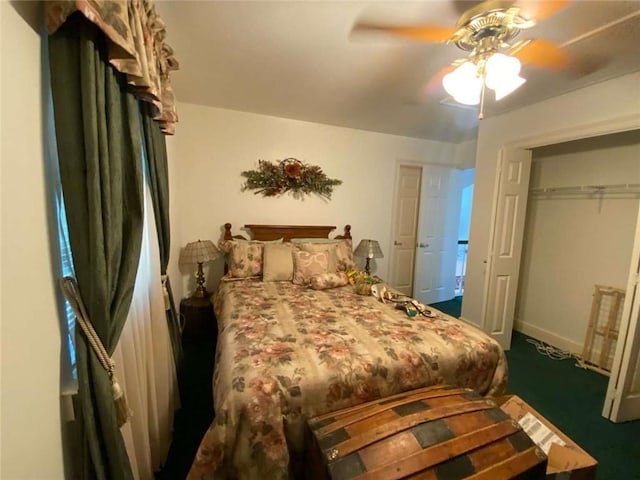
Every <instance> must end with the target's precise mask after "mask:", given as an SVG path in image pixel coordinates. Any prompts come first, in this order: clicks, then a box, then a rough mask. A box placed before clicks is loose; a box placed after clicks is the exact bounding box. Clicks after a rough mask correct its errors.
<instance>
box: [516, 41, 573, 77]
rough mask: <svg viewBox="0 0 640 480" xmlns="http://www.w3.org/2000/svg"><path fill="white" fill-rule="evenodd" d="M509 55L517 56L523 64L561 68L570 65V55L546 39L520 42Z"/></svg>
mask: <svg viewBox="0 0 640 480" xmlns="http://www.w3.org/2000/svg"><path fill="white" fill-rule="evenodd" d="M508 53H509V55H512V56H514V57H517V58H518V59H519V60H520V61H521V62H522V63H523V64H527V65H534V66H536V67H543V68H550V69H553V70H560V69H563V68H566V67H567V66H569V63H570V62H569V56H568V55H567V54H566V52H565V51H564V50H563V49H562V48H560V47H558V46H557V45H555V44H553V43H551V42H549V41H546V40H530V41H525V42H519V43H518V44H516V45H515V46H514V48H512V49H511V50H510V51H509V52H508Z"/></svg>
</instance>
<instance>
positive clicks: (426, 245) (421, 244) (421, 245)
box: [418, 243, 429, 248]
mask: <svg viewBox="0 0 640 480" xmlns="http://www.w3.org/2000/svg"><path fill="white" fill-rule="evenodd" d="M418 246H419V247H420V248H429V244H428V243H419V244H418Z"/></svg>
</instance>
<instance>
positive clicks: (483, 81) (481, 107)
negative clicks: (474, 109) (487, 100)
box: [478, 72, 486, 120]
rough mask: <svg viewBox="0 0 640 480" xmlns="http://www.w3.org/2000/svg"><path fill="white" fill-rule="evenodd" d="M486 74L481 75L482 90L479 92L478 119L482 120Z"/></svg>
mask: <svg viewBox="0 0 640 480" xmlns="http://www.w3.org/2000/svg"><path fill="white" fill-rule="evenodd" d="M485 77H486V73H484V72H483V73H482V90H480V113H478V119H479V120H482V119H483V118H484V112H483V111H484V90H485V86H486V78H485Z"/></svg>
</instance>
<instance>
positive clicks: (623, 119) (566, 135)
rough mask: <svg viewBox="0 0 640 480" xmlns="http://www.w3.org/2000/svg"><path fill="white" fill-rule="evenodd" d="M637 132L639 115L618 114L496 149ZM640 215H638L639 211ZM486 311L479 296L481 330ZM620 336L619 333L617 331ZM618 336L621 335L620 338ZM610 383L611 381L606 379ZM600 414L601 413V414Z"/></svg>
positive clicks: (486, 276)
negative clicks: (480, 303) (603, 119)
mask: <svg viewBox="0 0 640 480" xmlns="http://www.w3.org/2000/svg"><path fill="white" fill-rule="evenodd" d="M637 129H640V115H637V114H632V115H622V116H619V117H614V118H611V119H608V120H606V121H600V122H594V123H585V124H582V125H577V126H574V127H571V128H567V129H560V130H555V131H553V132H545V133H542V134H539V135H534V136H531V137H523V138H521V139H518V140H515V141H513V142H508V143H505V144H503V145H501V147H500V150H502V149H505V148H515V149H523V150H530V149H533V148H537V147H543V146H546V145H553V144H556V143H563V142H570V141H573V140H580V139H583V138H590V137H597V136H600V135H608V134H612V133H621V132H626V131H630V130H637ZM498 188H499V184H498V182H497V181H496V182H495V183H494V192H493V203H492V213H491V223H490V232H489V238H490V239H491V238H493V237H494V235H495V227H496V214H497V210H498V208H497V207H498V206H497V205H496V203H497V200H498V198H497V197H498ZM639 215H640V212H639ZM639 244H640V232H636V236H635V238H634V243H633V248H637V246H638V245H639ZM492 248H493V243H492V242H491V241H490V242H489V245H488V250H487V252H486V257H485V258H487V259H489V258H490V255H491V251H492ZM518 248H519V249H520V252H522V243H520V245H519V246H518ZM490 270H491V269H490V268H486V269H485V272H484V292H487V291H488V289H489V287H490V286H489V281H490V280H491V277H490ZM519 280H520V272H518V277H517V278H516V281H517V282H518V283H519ZM627 290H628V289H627ZM484 292H483V293H484ZM514 295H517V289H516V290H515V292H514ZM486 308H487V297H486V295H483V300H482V310H481V311H482V316H481V319H482V328H483V330H484V329H485V324H484V320H485V318H484V316H485V312H486ZM633 322H636V323H637V322H638V319H637V318H636V319H634V318H632V319H631V320H630V325H629V328H631V327H632V326H635V324H633ZM620 333H622V332H620ZM620 336H621V337H622V335H620ZM620 362H623V359H622V358H620ZM613 368H614V369H620V368H626V366H625V365H624V364H617V365H613ZM610 381H611V380H610ZM606 404H607V399H606V400H605V405H603V410H604V409H605V407H606ZM603 413H604V411H603Z"/></svg>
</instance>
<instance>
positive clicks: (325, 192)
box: [241, 158, 342, 199]
mask: <svg viewBox="0 0 640 480" xmlns="http://www.w3.org/2000/svg"><path fill="white" fill-rule="evenodd" d="M241 175H242V176H243V177H245V178H246V180H245V182H244V184H243V185H242V191H245V190H256V191H255V192H253V193H254V194H256V195H257V194H259V193H261V194H262V196H263V197H275V196H277V195H282V194H283V193H285V192H288V191H291V192H293V196H294V197H296V198H302V197H304V195H311V194H312V193H315V194H317V195H320V196H321V197H324V198H326V199H331V193H332V192H333V187H335V186H337V185H340V184H342V180H338V179H336V178H329V177H327V175H326V174H325V173H324V172H323V171H322V169H321V168H320V167H318V166H316V165H307V164H305V163H303V162H301V161H300V160H298V159H296V158H285V159H284V160H280V161H279V162H277V163H274V162H269V161H267V160H259V161H258V168H257V170H247V171H244V172H242V173H241Z"/></svg>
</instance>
